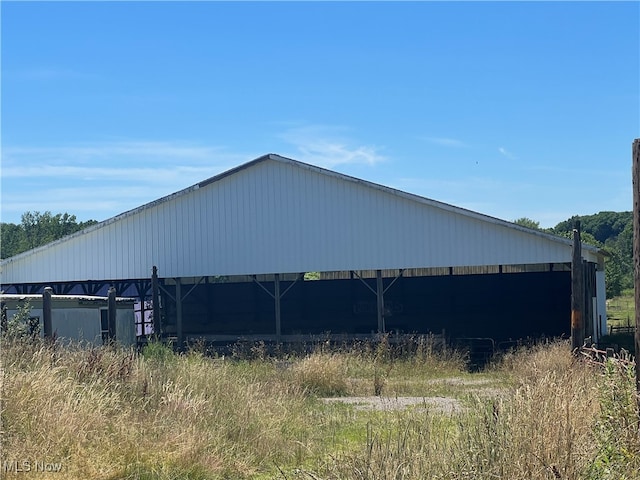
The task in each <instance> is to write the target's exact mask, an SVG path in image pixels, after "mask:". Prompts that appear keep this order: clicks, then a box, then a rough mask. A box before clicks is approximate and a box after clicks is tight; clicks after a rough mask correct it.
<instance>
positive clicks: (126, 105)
mask: <svg viewBox="0 0 640 480" xmlns="http://www.w3.org/2000/svg"><path fill="white" fill-rule="evenodd" d="M0 9H1V11H0V13H1V22H2V25H1V26H2V33H1V41H2V50H1V54H2V57H1V62H2V79H1V82H2V83H1V89H2V90H1V100H2V107H1V113H2V117H1V120H2V171H1V174H2V209H1V220H2V221H3V222H12V223H19V222H20V216H21V214H22V213H24V212H25V211H46V210H50V211H52V212H53V213H62V212H68V213H71V214H75V215H76V216H77V217H78V219H79V220H88V219H95V220H105V219H107V218H109V217H111V216H114V215H117V214H119V213H122V212H124V211H127V210H129V209H132V208H135V207H137V206H140V205H142V204H145V203H147V202H150V201H153V200H155V199H157V198H159V197H161V196H164V195H167V194H170V193H173V192H175V191H178V190H181V189H183V188H185V187H188V186H190V185H192V184H194V183H196V182H198V181H200V180H204V179H206V178H208V177H211V176H213V175H215V174H217V173H220V172H222V171H224V170H227V169H229V168H232V167H234V166H237V165H239V164H242V163H245V162H247V161H249V160H252V159H254V158H256V157H259V156H261V155H263V154H265V153H278V154H281V155H284V156H288V157H291V158H294V159H297V160H301V161H304V162H308V163H312V164H315V165H319V166H322V167H327V168H330V169H333V170H336V171H338V172H342V173H346V174H348V175H353V176H356V177H360V178H364V179H366V180H370V181H373V182H376V183H381V184H384V185H387V186H391V187H394V188H398V189H401V190H405V191H408V192H411V193H415V194H418V195H422V196H425V197H428V198H432V199H435V200H439V201H443V202H446V203H450V204H453V205H457V206H460V207H464V208H468V209H471V210H475V211H479V212H482V213H485V214H488V215H491V216H495V217H498V218H502V219H505V220H514V219H516V218H520V217H529V218H532V219H534V220H536V221H539V222H540V224H541V225H542V226H544V227H548V226H554V225H555V224H556V223H558V222H560V221H562V220H565V219H567V218H569V217H570V216H572V215H576V214H577V215H588V214H592V213H597V212H599V211H602V210H615V211H623V210H631V205H632V198H631V197H632V193H631V144H632V141H633V139H634V138H637V137H640V3H638V2H620V3H609V2H607V3H599V2H587V3H579V2H568V3H559V2H514V3H510V2H471V3H466V2H446V3H438V2H408V3H397V2H394V3H387V2H373V3H367V2H349V3H341V2H328V3H323V2H305V3H297V2H280V3H272V2H258V3H251V2H232V3H223V2H192V3H187V2H175V3H174V2H158V3H155V2H141V3H133V2H104V3H97V2H70V3H57V2H44V3H32V2H6V1H3V2H1V3H0Z"/></svg>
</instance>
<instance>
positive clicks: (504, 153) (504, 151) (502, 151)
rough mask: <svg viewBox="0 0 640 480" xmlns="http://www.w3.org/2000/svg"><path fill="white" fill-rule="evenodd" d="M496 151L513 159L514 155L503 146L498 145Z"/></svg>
mask: <svg viewBox="0 0 640 480" xmlns="http://www.w3.org/2000/svg"><path fill="white" fill-rule="evenodd" d="M498 151H499V152H500V153H501V154H502V155H503V156H505V157H507V158H509V159H511V160H515V159H516V156H515V155H514V154H513V153H511V152H510V151H509V150H507V149H506V148H504V147H498Z"/></svg>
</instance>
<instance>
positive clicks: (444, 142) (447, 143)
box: [424, 137, 468, 148]
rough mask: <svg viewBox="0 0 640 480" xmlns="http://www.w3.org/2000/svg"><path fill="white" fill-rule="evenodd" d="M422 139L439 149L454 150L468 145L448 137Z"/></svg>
mask: <svg viewBox="0 0 640 480" xmlns="http://www.w3.org/2000/svg"><path fill="white" fill-rule="evenodd" d="M424 139H425V140H426V141H427V142H429V143H433V144H435V145H440V146H441V147H454V148H462V147H467V146H468V145H467V144H466V143H464V142H463V141H462V140H458V139H455V138H448V137H424Z"/></svg>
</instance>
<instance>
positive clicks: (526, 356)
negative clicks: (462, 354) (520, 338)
mask: <svg viewBox="0 0 640 480" xmlns="http://www.w3.org/2000/svg"><path fill="white" fill-rule="evenodd" d="M630 372H631V370H630V368H629V365H628V364H626V365H625V364H622V363H617V362H615V361H609V362H606V363H605V364H604V365H593V364H589V363H587V362H584V361H579V360H577V359H575V358H574V357H573V356H572V355H571V354H570V353H569V348H568V345H567V344H566V343H563V342H562V343H553V344H550V345H545V346H543V347H536V348H534V349H528V350H521V351H519V352H517V353H514V354H511V355H508V356H506V357H505V358H504V359H503V360H502V361H501V362H500V364H499V365H497V366H495V367H494V371H493V372H492V374H494V375H496V374H502V375H505V376H508V377H509V378H510V379H511V383H512V386H511V387H510V388H508V389H507V390H506V391H505V392H504V393H503V394H502V395H498V396H497V397H496V398H493V399H489V400H487V399H486V398H484V399H483V398H480V397H479V396H471V397H470V398H469V401H468V403H467V409H466V411H465V412H463V413H462V414H459V415H456V416H455V418H454V417H450V418H448V419H447V418H443V417H442V416H441V415H437V414H436V415H434V413H433V412H429V411H419V410H418V411H416V410H414V411H410V412H405V413H402V414H399V415H397V416H396V417H395V421H393V422H388V423H386V424H385V423H381V424H379V425H377V427H376V428H374V429H372V430H371V431H370V432H369V433H368V435H367V440H366V443H365V444H364V445H363V446H362V448H361V450H360V451H358V452H351V453H349V454H347V455H343V456H340V457H336V458H335V459H334V460H335V461H334V462H332V463H331V464H330V465H327V466H326V468H325V470H324V471H322V472H321V476H322V478H325V479H345V478H349V479H387V478H389V479H400V478H403V479H405V478H406V479H419V478H430V479H456V480H457V479H487V480H489V479H522V480H525V479H532V480H543V479H553V478H555V479H572V480H577V479H591V480H598V479H614V478H615V479H629V480H631V479H638V478H640V473H639V472H640V436H639V434H640V432H639V430H638V411H637V403H636V397H635V392H634V388H635V387H634V385H633V375H632V374H631V373H630Z"/></svg>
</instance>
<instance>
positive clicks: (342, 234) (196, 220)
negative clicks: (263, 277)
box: [2, 159, 571, 283]
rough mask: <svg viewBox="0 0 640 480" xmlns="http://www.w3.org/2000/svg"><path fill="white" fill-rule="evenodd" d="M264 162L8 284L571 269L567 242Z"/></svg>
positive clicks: (93, 235)
mask: <svg viewBox="0 0 640 480" xmlns="http://www.w3.org/2000/svg"><path fill="white" fill-rule="evenodd" d="M493 220H494V219H490V218H489V217H483V216H481V215H479V214H473V213H472V212H466V211H464V210H461V209H456V208H455V207H450V206H447V205H442V204H438V203H437V202H433V201H429V200H426V199H420V198H419V197H414V196H411V195H408V194H402V193H401V192H396V191H392V190H390V189H385V188H378V187H376V186H373V185H372V184H369V183H367V182H362V181H357V180H355V179H350V178H348V177H344V176H342V175H339V174H332V173H331V172H327V171H322V170H319V169H315V168H310V167H308V166H304V164H299V163H297V162H292V161H287V160H283V159H267V160H264V161H260V162H257V163H254V164H252V165H250V166H249V167H247V168H243V169H239V170H238V171H236V172H234V173H232V174H230V175H227V176H224V177H222V178H220V179H217V180H215V181H212V182H211V183H208V184H205V185H204V186H202V187H200V188H198V187H197V186H195V187H192V188H191V189H187V190H186V191H183V192H179V193H178V194H175V195H174V196H172V197H170V198H168V199H165V200H163V201H158V202H155V203H153V204H150V205H148V206H145V207H141V208H140V209H138V210H136V211H133V212H130V213H128V214H124V215H122V216H120V217H116V218H115V219H112V220H111V221H107V222H104V223H103V224H100V225H99V226H97V227H95V228H93V229H91V230H89V231H88V232H86V233H84V234H81V235H76V236H73V237H71V238H69V239H66V240H64V241H60V242H57V243H54V244H52V245H50V246H47V247H45V248H42V249H39V250H36V251H34V252H32V253H30V254H25V255H22V256H18V257H16V258H15V259H9V260H8V261H6V262H4V263H3V266H2V269H3V271H2V276H3V283H27V282H45V281H65V280H67V281H72V280H89V279H92V280H98V279H103V280H105V279H132V278H148V277H149V276H150V275H151V268H152V266H153V265H157V266H158V269H159V274H160V276H163V277H176V276H199V275H233V274H260V273H276V272H280V273H285V272H307V271H332V270H364V269H378V268H379V269H391V268H404V267H450V266H474V265H496V264H503V265H505V264H525V263H550V262H568V261H570V260H571V245H570V243H568V242H564V241H561V240H557V239H553V238H550V237H548V236H545V235H540V234H536V233H532V232H528V231H524V230H522V229H519V228H516V227H514V226H513V225H510V224H507V223H505V222H501V221H493Z"/></svg>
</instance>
